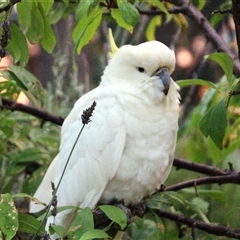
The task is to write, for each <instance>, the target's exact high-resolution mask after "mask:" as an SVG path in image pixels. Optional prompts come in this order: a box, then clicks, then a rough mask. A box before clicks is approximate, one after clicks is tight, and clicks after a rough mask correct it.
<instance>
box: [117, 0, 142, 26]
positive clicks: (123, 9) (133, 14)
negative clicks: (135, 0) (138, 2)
mask: <svg viewBox="0 0 240 240" xmlns="http://www.w3.org/2000/svg"><path fill="white" fill-rule="evenodd" d="M117 4H118V7H119V10H120V14H121V16H122V18H123V19H124V21H125V22H126V23H128V24H130V25H131V26H133V27H134V26H135V25H136V24H137V23H138V21H139V18H140V15H139V12H138V10H137V9H136V8H135V7H134V6H133V5H132V4H131V3H129V2H128V1H127V0H117Z"/></svg>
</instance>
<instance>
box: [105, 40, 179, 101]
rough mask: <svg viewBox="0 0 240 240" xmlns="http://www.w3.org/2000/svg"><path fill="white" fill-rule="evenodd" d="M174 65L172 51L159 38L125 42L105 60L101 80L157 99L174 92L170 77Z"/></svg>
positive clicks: (153, 99) (151, 98)
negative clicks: (107, 62)
mask: <svg viewBox="0 0 240 240" xmlns="http://www.w3.org/2000/svg"><path fill="white" fill-rule="evenodd" d="M174 68H175V55H174V52H173V51H172V50H170V49H169V48H168V47H167V46H166V45H164V44H163V43H161V42H158V41H150V42H145V43H142V44H139V45H137V46H132V45H125V46H122V47H121V48H119V49H118V50H117V52H116V53H115V55H114V56H113V58H112V59H111V60H110V61H109V64H108V66H107V67H106V69H105V71H104V75H103V77H102V84H107V85H112V84H114V85H115V86H116V87H117V88H118V89H121V90H123V89H126V90H127V91H128V92H131V91H134V94H136V93H140V94H141V95H143V96H145V98H146V100H147V99H148V100H149V101H150V102H151V101H153V102H159V101H162V100H163V99H164V98H166V97H167V96H168V95H172V94H175V95H176V96H177V94H178V93H177V91H176V90H177V89H178V86H177V85H176V84H175V83H174V82H173V80H172V79H171V78H170V74H171V73H172V72H173V70H174ZM177 98H178V97H177Z"/></svg>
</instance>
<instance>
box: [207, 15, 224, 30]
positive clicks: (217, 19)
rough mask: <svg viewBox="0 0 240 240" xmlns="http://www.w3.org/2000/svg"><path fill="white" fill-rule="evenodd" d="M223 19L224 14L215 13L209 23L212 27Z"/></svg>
mask: <svg viewBox="0 0 240 240" xmlns="http://www.w3.org/2000/svg"><path fill="white" fill-rule="evenodd" d="M223 17H224V14H221V13H215V14H213V15H212V16H211V17H210V23H211V25H212V26H213V27H215V26H216V25H217V23H218V22H220V21H221V20H222V19H223Z"/></svg>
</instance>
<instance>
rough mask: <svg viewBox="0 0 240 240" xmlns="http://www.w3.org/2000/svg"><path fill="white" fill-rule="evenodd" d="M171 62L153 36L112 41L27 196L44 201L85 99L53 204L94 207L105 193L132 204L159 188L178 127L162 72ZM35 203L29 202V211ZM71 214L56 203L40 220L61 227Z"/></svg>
mask: <svg viewBox="0 0 240 240" xmlns="http://www.w3.org/2000/svg"><path fill="white" fill-rule="evenodd" d="M174 66H175V55H174V52H173V51H172V50H170V49H169V48H168V47H167V46H165V45H164V44H163V43H161V42H158V41H150V42H145V43H142V44H140V45H137V46H131V45H125V46H123V47H121V48H119V49H118V50H117V52H116V53H115V55H114V56H113V58H112V59H111V60H110V61H109V64H108V66H107V67H106V69H105V71H104V74H103V76H102V78H101V83H100V85H99V86H98V87H97V88H96V89H94V90H92V91H91V92H89V93H87V94H86V95H84V96H83V97H81V98H80V99H79V100H78V101H77V102H76V103H75V105H74V108H73V109H72V111H71V112H70V114H69V115H68V117H67V118H66V120H65V121H64V124H63V126H62V132H61V145H60V152H59V154H58V155H57V157H56V158H55V159H54V161H53V162H52V163H51V165H50V167H49V169H48V170H47V172H46V175H45V177H44V179H43V181H42V183H41V185H40V186H39V188H38V190H37V192H36V193H35V197H36V198H38V199H39V200H40V201H42V202H45V203H49V202H50V200H51V197H52V195H51V194H52V190H51V183H50V182H51V181H53V182H55V186H56V185H57V184H58V182H59V179H60V177H61V174H62V172H63V168H64V166H65V164H66V161H67V159H68V157H69V154H70V152H71V150H72V148H73V145H74V143H75V141H76V139H77V136H78V134H79V131H80V129H81V127H82V120H81V115H82V113H83V110H84V109H86V108H88V107H90V106H91V104H92V103H93V101H95V102H96V107H95V110H94V112H93V116H92V118H91V122H90V123H89V124H88V125H86V126H85V128H84V130H83V132H82V134H81V136H80V138H79V139H78V141H77V144H76V146H75V148H74V150H73V152H72V155H71V158H70V161H69V163H68V166H67V169H66V172H65V174H64V176H63V179H62V182H61V184H60V187H59V189H58V191H57V199H58V207H60V206H69V205H72V206H78V207H81V208H84V207H90V208H94V206H95V205H96V204H97V203H108V202H110V201H113V200H123V201H124V202H125V204H135V203H138V202H139V201H141V200H142V199H143V198H144V197H146V196H149V195H151V194H152V193H153V192H154V191H156V189H159V187H160V185H161V184H163V183H164V181H165V179H166V178H167V176H168V174H169V171H170V169H171V166H172V162H173V158H174V151H175V145H176V136H177V130H178V110H179V93H178V89H179V87H178V85H177V84H176V83H175V82H174V81H173V80H172V79H171V78H170V76H169V75H170V74H171V73H172V71H173V70H174ZM42 208H43V207H42V206H41V205H36V204H34V203H32V204H31V206H30V212H37V211H39V210H41V209H42ZM74 217H75V216H74V214H73V213H72V212H71V210H67V211H63V212H60V213H58V214H57V215H56V217H55V218H54V217H49V218H48V221H47V225H49V224H51V223H55V224H57V225H63V226H64V227H65V228H66V230H67V229H68V228H69V226H70V224H71V222H72V220H73V219H74ZM46 227H48V226H46ZM53 238H54V237H53Z"/></svg>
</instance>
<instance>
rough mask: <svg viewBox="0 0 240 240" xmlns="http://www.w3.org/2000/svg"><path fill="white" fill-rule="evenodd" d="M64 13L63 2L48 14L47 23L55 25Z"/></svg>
mask: <svg viewBox="0 0 240 240" xmlns="http://www.w3.org/2000/svg"><path fill="white" fill-rule="evenodd" d="M64 13H65V6H64V3H63V2H59V3H58V5H57V7H56V8H55V9H54V10H52V11H50V12H49V14H48V21H49V23H50V24H54V23H57V22H58V21H59V20H60V19H61V18H62V17H63V15H64Z"/></svg>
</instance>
